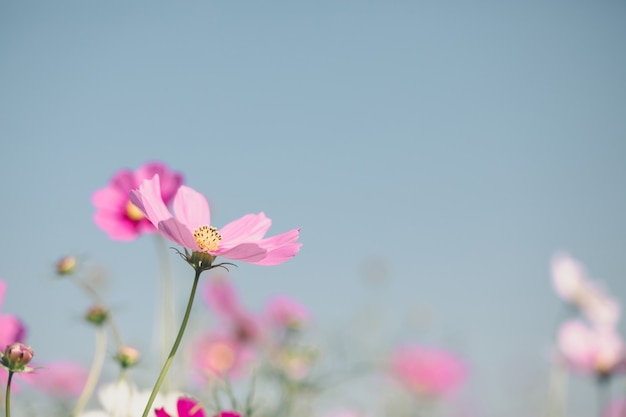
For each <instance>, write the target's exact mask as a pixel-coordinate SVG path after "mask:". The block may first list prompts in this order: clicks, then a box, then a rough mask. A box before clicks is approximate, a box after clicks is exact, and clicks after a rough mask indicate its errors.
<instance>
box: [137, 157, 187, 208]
mask: <svg viewBox="0 0 626 417" xmlns="http://www.w3.org/2000/svg"><path fill="white" fill-rule="evenodd" d="M155 174H158V175H159V184H160V186H161V198H162V199H163V201H164V202H165V203H166V204H168V203H169V202H170V201H171V200H172V198H173V197H174V194H175V193H176V190H178V188H179V187H180V186H181V184H182V183H183V176H182V175H181V174H179V173H177V172H173V171H172V170H170V169H169V168H168V167H167V166H166V165H165V164H163V163H161V162H148V163H146V164H144V165H143V166H142V167H140V168H139V169H137V170H136V171H135V185H134V186H133V187H131V188H136V186H138V185H139V184H141V182H142V181H143V180H146V179H150V178H152V177H154V175H155Z"/></svg>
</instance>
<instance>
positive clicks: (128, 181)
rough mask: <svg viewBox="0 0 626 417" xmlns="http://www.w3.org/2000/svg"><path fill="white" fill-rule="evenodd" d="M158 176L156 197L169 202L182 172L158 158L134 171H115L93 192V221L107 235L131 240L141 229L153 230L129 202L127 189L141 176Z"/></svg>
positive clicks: (181, 179)
mask: <svg viewBox="0 0 626 417" xmlns="http://www.w3.org/2000/svg"><path fill="white" fill-rule="evenodd" d="M154 175H158V176H159V182H160V184H159V185H160V188H159V190H160V191H159V194H158V196H159V197H158V198H159V199H160V200H161V201H162V202H163V204H164V205H165V204H169V203H170V202H171V200H172V198H173V197H174V193H175V192H176V190H177V189H178V187H180V185H181V184H182V182H183V176H182V175H181V174H179V173H176V172H173V171H170V169H169V168H168V167H167V166H165V165H164V164H162V163H160V162H149V163H147V164H145V165H143V166H141V167H140V168H138V169H136V170H135V171H131V170H129V169H123V170H120V171H118V172H117V173H116V174H115V175H114V176H113V178H112V179H111V181H110V182H109V184H108V185H107V186H106V187H104V188H102V189H99V190H97V191H96V192H94V193H93V195H92V197H91V201H92V203H93V205H94V206H95V207H96V213H95V214H94V221H95V223H96V225H97V226H98V227H99V228H100V229H102V230H103V231H105V232H106V233H107V234H108V235H109V237H110V238H111V239H115V240H133V239H135V238H137V237H138V236H140V235H142V234H145V233H154V232H156V230H155V228H154V226H153V225H152V223H151V222H150V221H149V220H147V219H146V218H145V216H144V214H143V213H141V211H139V210H138V209H137V207H136V206H135V205H134V204H133V203H131V201H130V199H129V196H128V192H129V191H130V190H134V189H136V188H137V187H139V185H140V184H141V182H142V181H143V180H145V179H148V178H152V177H153V176H154Z"/></svg>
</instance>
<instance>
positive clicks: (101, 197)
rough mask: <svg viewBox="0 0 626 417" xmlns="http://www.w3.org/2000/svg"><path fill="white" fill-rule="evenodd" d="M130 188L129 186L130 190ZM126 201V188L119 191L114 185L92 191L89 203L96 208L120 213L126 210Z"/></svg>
mask: <svg viewBox="0 0 626 417" xmlns="http://www.w3.org/2000/svg"><path fill="white" fill-rule="evenodd" d="M131 189H132V188H129V190H131ZM127 201H128V190H126V191H120V190H119V189H117V188H114V187H110V186H109V187H106V188H102V189H100V190H96V191H94V193H93V194H92V195H91V203H92V204H93V205H94V207H96V209H98V210H105V211H108V212H113V213H120V212H121V211H122V210H126V202H127Z"/></svg>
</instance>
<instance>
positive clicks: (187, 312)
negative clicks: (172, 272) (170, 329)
mask: <svg viewBox="0 0 626 417" xmlns="http://www.w3.org/2000/svg"><path fill="white" fill-rule="evenodd" d="M201 272H202V270H201V269H196V275H195V277H194V278H193V286H192V287H191V294H189V301H188V302H187V310H185V316H184V317H183V322H182V323H181V325H180V330H178V335H177V336H176V340H175V341H174V345H173V346H172V350H171V351H170V354H169V356H168V357H167V360H166V361H165V364H164V365H163V369H161V373H160V374H159V377H158V378H157V380H156V383H155V384H154V388H152V393H151V394H150V399H149V400H148V404H146V408H145V409H144V410H143V414H142V417H148V414H149V413H150V409H151V408H152V404H153V403H154V399H155V398H156V396H157V393H158V392H159V388H160V387H161V384H162V383H163V380H164V379H165V375H167V371H168V370H169V369H170V365H171V364H172V360H174V355H176V351H177V350H178V346H179V345H180V341H181V340H182V338H183V333H185V328H186V327H187V322H188V321H189V315H190V313H191V307H192V306H193V299H194V298H195V296H196V289H197V288H198V280H199V279H200V273H201Z"/></svg>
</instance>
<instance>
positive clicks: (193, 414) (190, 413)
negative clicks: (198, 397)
mask: <svg viewBox="0 0 626 417" xmlns="http://www.w3.org/2000/svg"><path fill="white" fill-rule="evenodd" d="M177 408H178V417H205V414H204V410H203V409H202V407H200V404H198V402H197V401H195V400H193V399H191V398H185V397H182V398H180V399H179V400H178V404H177Z"/></svg>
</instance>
